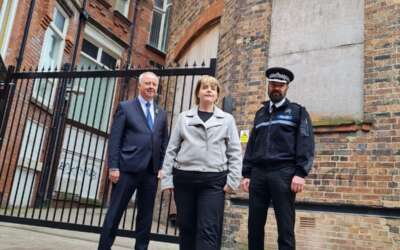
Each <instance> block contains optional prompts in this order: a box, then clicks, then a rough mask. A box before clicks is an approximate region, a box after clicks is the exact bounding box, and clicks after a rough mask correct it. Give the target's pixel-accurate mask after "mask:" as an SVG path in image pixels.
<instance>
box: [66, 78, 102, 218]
mask: <svg viewBox="0 0 400 250" xmlns="http://www.w3.org/2000/svg"><path fill="white" fill-rule="evenodd" d="M95 79H101V78H94V79H93V82H92V89H91V90H90V96H89V101H88V108H87V116H86V119H85V121H84V123H83V124H84V125H85V126H88V122H89V116H90V111H91V106H92V105H91V103H92V97H93V91H94V89H95V87H96V81H95ZM100 81H101V80H100ZM99 94H100V90H99ZM97 97H98V96H97ZM84 104H85V102H83V103H82V109H83V107H84V106H85V105H84ZM96 106H97V105H96ZM95 116H96V115H95V114H94V117H95ZM79 122H81V121H80V120H79ZM86 131H87V130H85V129H83V139H84V138H85V136H86ZM89 141H90V140H89ZM89 143H90V142H89ZM89 145H90V144H89ZM84 146H85V140H83V141H82V144H81V148H80V153H79V158H78V168H77V170H76V174H75V182H74V188H73V189H72V202H71V204H70V206H69V213H68V220H67V221H68V222H70V219H71V211H72V203H73V201H74V196H75V191H76V186H77V183H78V176H79V171H80V167H81V160H82V153H83V150H84ZM88 148H89V147H88ZM85 169H86V166H85ZM84 180H85V173H84V174H83V180H82V185H81V191H82V189H83V184H84ZM80 200H81V199H80V197H79V202H80ZM79 202H78V207H79V205H80V204H79ZM76 215H77V214H76ZM76 223H77V218H75V224H76Z"/></svg>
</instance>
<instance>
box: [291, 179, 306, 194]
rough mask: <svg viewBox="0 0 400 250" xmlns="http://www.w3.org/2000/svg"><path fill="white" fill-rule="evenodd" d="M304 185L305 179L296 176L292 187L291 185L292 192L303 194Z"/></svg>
mask: <svg viewBox="0 0 400 250" xmlns="http://www.w3.org/2000/svg"><path fill="white" fill-rule="evenodd" d="M304 183H305V180H304V178H301V177H299V176H296V175H295V176H293V179H292V185H291V189H292V191H293V192H295V193H300V192H302V191H303V190H304Z"/></svg>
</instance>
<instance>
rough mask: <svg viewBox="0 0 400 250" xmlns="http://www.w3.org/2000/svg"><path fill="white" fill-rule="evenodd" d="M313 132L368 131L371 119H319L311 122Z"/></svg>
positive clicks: (370, 126)
mask: <svg viewBox="0 0 400 250" xmlns="http://www.w3.org/2000/svg"><path fill="white" fill-rule="evenodd" d="M313 126H314V133H315V134H326V133H351V132H357V131H362V132H369V131H370V130H371V128H372V122H371V121H363V120H344V119H337V120H335V119H332V120H319V121H315V122H313Z"/></svg>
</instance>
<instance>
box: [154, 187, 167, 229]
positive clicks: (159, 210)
mask: <svg viewBox="0 0 400 250" xmlns="http://www.w3.org/2000/svg"><path fill="white" fill-rule="evenodd" d="M165 192H166V191H162V192H161V197H160V208H159V209H158V220H157V230H156V232H157V233H158V232H160V221H161V212H162V205H163V201H164V193H165ZM167 216H168V215H167Z"/></svg>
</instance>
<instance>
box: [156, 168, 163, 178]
mask: <svg viewBox="0 0 400 250" xmlns="http://www.w3.org/2000/svg"><path fill="white" fill-rule="evenodd" d="M164 176H165V173H164V171H163V170H162V169H160V170H158V174H157V178H158V179H160V180H161V179H162V178H164Z"/></svg>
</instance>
